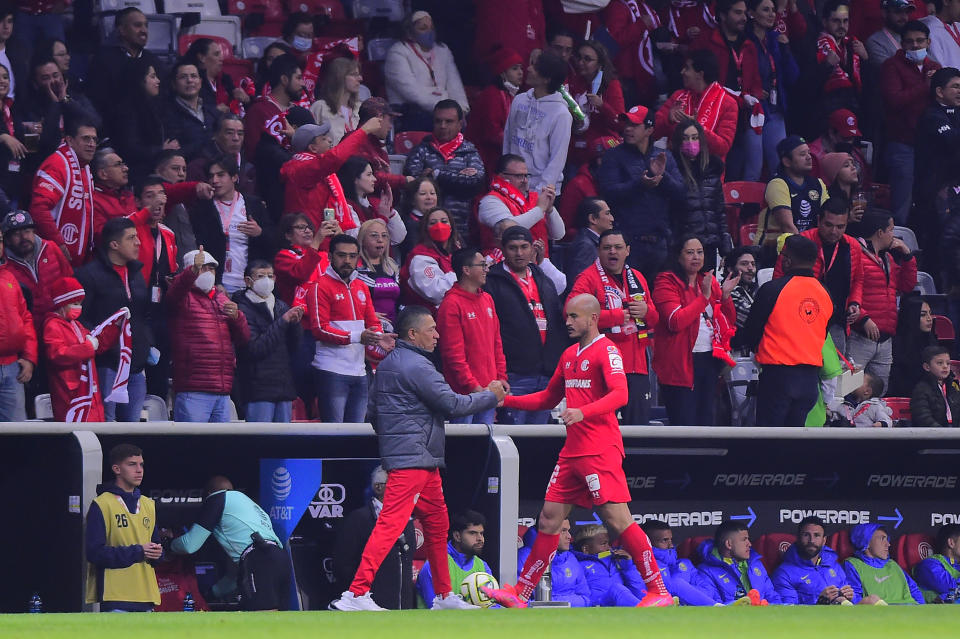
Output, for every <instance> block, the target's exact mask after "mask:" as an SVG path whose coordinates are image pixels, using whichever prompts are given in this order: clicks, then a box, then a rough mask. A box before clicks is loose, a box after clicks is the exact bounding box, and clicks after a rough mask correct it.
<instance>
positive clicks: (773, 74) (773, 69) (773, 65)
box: [757, 38, 777, 89]
mask: <svg viewBox="0 0 960 639" xmlns="http://www.w3.org/2000/svg"><path fill="white" fill-rule="evenodd" d="M757 42H759V43H760V48H761V49H763V52H764V53H766V54H767V60H769V61H770V84H771V86H772V88H774V89H776V88H777V62H776V60H774V59H773V54H772V53H770V50H769V49H768V48H767V43H766V42H764V38H759V39H758V40H757Z"/></svg>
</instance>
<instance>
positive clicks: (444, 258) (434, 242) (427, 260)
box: [400, 209, 463, 312]
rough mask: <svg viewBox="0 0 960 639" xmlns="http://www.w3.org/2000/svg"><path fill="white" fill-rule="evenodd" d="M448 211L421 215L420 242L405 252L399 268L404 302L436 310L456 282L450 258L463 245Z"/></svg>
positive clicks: (435, 211)
mask: <svg viewBox="0 0 960 639" xmlns="http://www.w3.org/2000/svg"><path fill="white" fill-rule="evenodd" d="M462 247H463V244H461V242H460V236H459V235H458V234H457V227H456V226H455V225H453V224H451V223H450V214H449V213H447V212H446V211H444V210H443V209H434V210H432V211H430V212H429V213H427V214H426V215H424V216H423V217H422V218H420V242H419V243H418V244H417V245H416V246H414V247H413V249H412V250H411V251H410V254H409V255H407V261H406V262H405V263H404V265H403V269H402V270H401V271H400V287H401V288H402V289H403V303H404V304H419V305H421V306H425V307H426V308H429V309H430V310H431V311H433V312H436V310H437V307H438V306H439V305H440V302H441V301H442V300H443V296H444V295H446V293H447V291H449V290H450V287H452V286H453V285H454V283H456V281H457V274H456V273H454V272H453V265H452V264H451V262H450V258H451V256H452V255H453V252H454V251H456V250H457V249H458V248H462Z"/></svg>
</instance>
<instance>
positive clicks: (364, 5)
mask: <svg viewBox="0 0 960 639" xmlns="http://www.w3.org/2000/svg"><path fill="white" fill-rule="evenodd" d="M351 7H352V9H353V17H354V18H356V19H357V20H366V19H370V18H386V19H387V20H390V21H391V22H400V21H401V20H403V15H404V10H403V0H352V2H351Z"/></svg>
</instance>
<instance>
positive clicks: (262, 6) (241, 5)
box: [227, 0, 279, 16]
mask: <svg viewBox="0 0 960 639" xmlns="http://www.w3.org/2000/svg"><path fill="white" fill-rule="evenodd" d="M270 4H274V3H270V2H268V1H267V0H227V10H228V11H229V13H230V15H233V16H245V15H250V14H252V13H266V12H267V11H268V7H269V5H270ZM276 4H279V3H276Z"/></svg>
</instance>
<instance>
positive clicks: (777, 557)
mask: <svg viewBox="0 0 960 639" xmlns="http://www.w3.org/2000/svg"><path fill="white" fill-rule="evenodd" d="M794 541H796V537H795V536H794V535H791V534H789V533H767V534H766V535H760V537H758V538H757V541H756V543H754V544H753V547H754V548H755V549H756V550H757V552H758V553H760V554H761V555H763V565H764V567H766V569H767V572H770V573H772V572H773V571H774V569H775V568H776V567H777V566H779V565H780V562H781V561H783V555H784V554H786V552H787V551H788V550H790V546H792V545H793V542H794Z"/></svg>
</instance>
